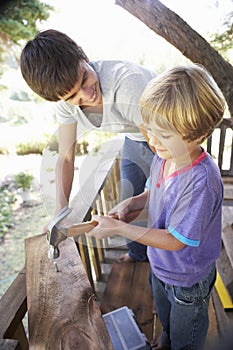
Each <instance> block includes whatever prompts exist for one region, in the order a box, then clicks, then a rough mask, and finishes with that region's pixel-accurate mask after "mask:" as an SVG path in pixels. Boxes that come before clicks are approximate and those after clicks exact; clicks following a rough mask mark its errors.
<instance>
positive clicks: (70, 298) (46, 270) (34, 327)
mask: <svg viewBox="0 0 233 350" xmlns="http://www.w3.org/2000/svg"><path fill="white" fill-rule="evenodd" d="M25 250H26V287H27V300H28V320H29V344H30V350H50V349H51V350H54V349H56V350H68V349H69V350H72V349H73V350H76V349H79V350H86V349H88V350H106V349H108V350H112V349H113V348H112V344H111V341H110V338H109V335H108V333H107V330H106V327H105V324H104V321H103V318H102V316H101V313H100V309H99V307H98V305H97V303H96V301H95V295H94V293H93V289H92V287H91V285H90V283H89V281H88V278H87V276H86V272H85V270H84V268H83V265H82V261H81V259H80V256H79V254H78V250H77V248H76V246H75V242H74V240H73V238H67V239H66V240H65V241H63V242H62V243H61V244H60V257H59V258H58V259H56V260H55V262H56V264H57V266H55V262H54V261H52V260H50V259H48V244H47V242H46V236H45V235H44V234H42V235H38V236H34V237H30V238H28V239H26V240H25ZM57 270H58V271H57Z"/></svg>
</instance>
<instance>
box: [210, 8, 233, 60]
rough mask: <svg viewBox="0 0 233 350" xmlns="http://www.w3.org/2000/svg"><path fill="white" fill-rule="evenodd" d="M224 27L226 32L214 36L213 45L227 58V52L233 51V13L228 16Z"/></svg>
mask: <svg viewBox="0 0 233 350" xmlns="http://www.w3.org/2000/svg"><path fill="white" fill-rule="evenodd" d="M224 27H225V28H226V29H225V31H224V32H222V33H216V34H213V35H212V37H211V44H212V45H213V46H214V48H215V49H216V50H218V51H219V52H220V53H221V54H222V55H223V56H226V53H227V51H228V50H232V49H233V11H232V12H230V13H229V14H228V15H227V16H226V20H225V23H224Z"/></svg>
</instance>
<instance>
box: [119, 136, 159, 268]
mask: <svg viewBox="0 0 233 350" xmlns="http://www.w3.org/2000/svg"><path fill="white" fill-rule="evenodd" d="M153 156H154V154H153V152H152V151H151V149H150V148H149V146H148V144H147V142H143V141H141V142H140V141H133V140H131V139H129V138H128V137H126V138H125V142H124V146H123V150H122V154H121V200H124V199H126V198H129V197H132V196H136V195H138V194H140V193H142V192H143V191H144V189H145V184H146V180H147V178H148V177H149V175H150V166H151V163H152V159H153ZM138 225H142V226H146V222H144V223H139V224H138ZM126 242H127V247H128V249H129V256H130V257H131V258H132V259H134V260H135V261H146V260H147V254H146V246H145V245H143V244H140V243H137V242H133V241H130V240H126Z"/></svg>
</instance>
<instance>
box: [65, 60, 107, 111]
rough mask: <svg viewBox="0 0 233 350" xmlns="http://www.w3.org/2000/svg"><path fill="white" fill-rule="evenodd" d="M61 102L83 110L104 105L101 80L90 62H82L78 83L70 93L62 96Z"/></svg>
mask: <svg viewBox="0 0 233 350" xmlns="http://www.w3.org/2000/svg"><path fill="white" fill-rule="evenodd" d="M61 100H64V101H66V102H68V103H70V104H72V105H76V106H80V107H83V108H84V107H94V106H97V105H100V104H102V93H101V90H100V85H99V78H98V75H97V74H96V72H95V71H94V69H93V68H92V67H91V66H90V65H89V64H88V62H86V61H84V60H83V61H81V62H80V64H79V77H78V80H77V83H76V84H75V86H74V87H73V89H71V90H70V91H69V93H67V94H66V95H64V96H61Z"/></svg>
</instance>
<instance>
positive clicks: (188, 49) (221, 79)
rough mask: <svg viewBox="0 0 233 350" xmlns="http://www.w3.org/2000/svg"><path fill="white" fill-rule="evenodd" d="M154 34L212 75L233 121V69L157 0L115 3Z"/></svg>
mask: <svg viewBox="0 0 233 350" xmlns="http://www.w3.org/2000/svg"><path fill="white" fill-rule="evenodd" d="M115 3H116V5H119V6H121V7H123V8H124V9H125V10H127V11H128V12H130V13H131V14H132V15H133V16H135V17H137V18H138V19H140V20H141V21H142V22H143V23H145V24H146V25H147V26H148V27H149V28H150V29H152V30H153V31H154V32H155V33H157V34H158V35H160V36H162V37H163V38H164V39H166V40H167V41H168V42H169V43H170V44H172V45H173V46H175V47H176V48H177V49H178V50H180V51H181V53H182V54H183V55H184V56H186V57H187V58H189V59H190V60H191V61H193V62H195V63H200V64H202V65H203V66H205V67H206V69H207V70H208V71H209V72H210V73H211V74H212V76H213V77H214V79H215V81H216V83H217V84H218V86H219V87H220V89H221V90H222V92H223V95H224V97H225V99H226V102H227V104H228V108H229V111H230V114H231V118H232V119H233V66H232V65H231V64H230V63H228V62H227V61H226V60H224V59H223V57H222V56H221V55H220V54H219V53H218V52H217V51H216V50H214V48H213V47H212V46H211V45H210V44H209V43H208V42H207V41H206V40H205V39H204V38H203V37H202V36H201V35H199V34H198V33H197V32H196V31H195V30H193V29H192V28H191V27H190V26H189V25H188V24H187V23H186V22H185V21H184V20H183V19H182V18H180V17H179V16H178V15H177V14H176V13H175V12H173V11H171V10H170V9H168V8H167V7H166V6H164V5H163V4H162V3H161V2H160V1H158V0H116V1H115Z"/></svg>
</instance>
